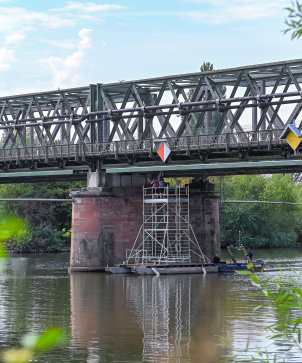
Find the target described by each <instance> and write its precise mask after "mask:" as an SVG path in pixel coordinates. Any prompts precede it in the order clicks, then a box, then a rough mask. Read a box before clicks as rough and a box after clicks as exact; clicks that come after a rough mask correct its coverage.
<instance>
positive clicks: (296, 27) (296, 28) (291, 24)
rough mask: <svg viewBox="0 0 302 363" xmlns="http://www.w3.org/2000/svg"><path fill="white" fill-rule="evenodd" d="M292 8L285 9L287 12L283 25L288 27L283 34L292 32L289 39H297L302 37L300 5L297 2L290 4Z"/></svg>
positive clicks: (301, 7)
mask: <svg viewBox="0 0 302 363" xmlns="http://www.w3.org/2000/svg"><path fill="white" fill-rule="evenodd" d="M291 4H292V7H287V8H285V10H287V11H288V15H287V18H286V20H285V24H286V25H287V26H288V27H287V28H286V29H285V30H284V31H283V33H284V34H286V33H288V32H292V34H291V39H299V38H300V37H301V35H302V4H300V3H299V1H298V0H296V1H292V2H291Z"/></svg>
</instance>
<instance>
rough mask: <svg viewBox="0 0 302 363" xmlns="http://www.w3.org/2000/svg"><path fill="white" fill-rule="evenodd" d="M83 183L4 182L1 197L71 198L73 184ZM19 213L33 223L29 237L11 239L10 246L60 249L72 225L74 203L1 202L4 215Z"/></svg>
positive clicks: (27, 248) (10, 247)
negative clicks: (72, 204) (72, 206)
mask: <svg viewBox="0 0 302 363" xmlns="http://www.w3.org/2000/svg"><path fill="white" fill-rule="evenodd" d="M82 186H83V183H79V182H77V183H67V182H66V183H64V182H56V183H33V184H30V183H27V184H9V185H8V184H6V185H0V197H1V198H49V199H52V198H53V199H65V198H68V195H69V191H70V189H71V188H79V187H82ZM6 215H17V216H19V217H21V218H23V219H24V220H25V221H26V222H27V223H28V225H29V230H30V233H29V234H28V235H27V236H26V237H22V238H14V239H12V240H10V241H9V243H8V244H7V245H8V248H9V249H13V250H15V249H17V250H19V251H22V250H24V251H26V250H47V251H52V250H58V249H60V248H61V247H62V246H63V245H64V243H65V240H64V239H63V238H62V234H63V233H64V232H66V231H67V230H69V229H70V228H71V203H49V202H32V201H28V202H27V201H22V202H1V203H0V217H2V216H6Z"/></svg>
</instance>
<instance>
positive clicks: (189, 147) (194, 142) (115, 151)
mask: <svg viewBox="0 0 302 363" xmlns="http://www.w3.org/2000/svg"><path fill="white" fill-rule="evenodd" d="M281 133H282V130H264V131H248V132H240V133H226V134H220V135H215V134H210V135H193V136H182V137H178V138H177V137H174V138H169V139H156V140H153V139H144V140H123V141H112V142H104V143H78V144H54V145H44V146H32V147H30V146H29V147H14V148H6V149H0V161H2V162H9V161H18V160H48V159H77V158H82V159H83V158H85V157H86V156H104V157H106V156H110V157H118V156H119V155H133V156H135V155H136V154H137V155H139V154H152V153H154V152H156V151H157V149H158V147H159V145H160V144H161V142H163V141H166V142H167V143H168V145H169V147H170V148H171V150H172V151H174V152H178V151H180V152H185V151H194V150H195V151H197V150H228V149H236V148H237V149H240V148H257V147H261V148H263V147H268V148H269V147H270V146H272V145H282V144H283V142H284V141H282V140H280V139H279V137H280V135H281Z"/></svg>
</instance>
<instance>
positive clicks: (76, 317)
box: [70, 273, 222, 363]
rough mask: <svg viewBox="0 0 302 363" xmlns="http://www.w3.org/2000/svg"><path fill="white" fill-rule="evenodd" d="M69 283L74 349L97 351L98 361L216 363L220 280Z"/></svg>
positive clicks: (101, 278)
mask: <svg viewBox="0 0 302 363" xmlns="http://www.w3.org/2000/svg"><path fill="white" fill-rule="evenodd" d="M70 278H71V285H70V286H71V315H72V337H73V344H74V345H75V346H77V345H80V346H82V347H86V348H88V350H91V349H92V348H93V347H95V346H98V347H99V351H98V354H99V357H100V361H106V359H109V358H110V359H111V360H112V361H116V360H118V361H123V362H126V361H128V360H129V361H134V360H138V361H146V362H147V361H149V362H155V361H156V362H170V361H171V362H180V361H187V362H190V361H198V362H207V363H211V362H217V361H218V357H219V355H220V352H219V350H217V345H216V343H217V335H218V333H219V329H220V325H221V311H220V308H221V306H220V301H221V298H220V297H219V296H217V295H219V294H221V292H222V290H221V289H220V288H219V285H218V276H217V275H212V276H208V277H205V276H202V275H181V276H160V277H158V278H157V277H149V276H148V277H139V276H137V277H136V276H130V275H122V276H118V275H116V276H112V275H109V276H108V275H106V276H105V275H100V274H96V275H91V274H82V273H81V274H72V275H71V277H70ZM213 284H216V285H217V288H214V289H213ZM96 342H98V343H96ZM94 353H95V350H94ZM92 361H93V360H91V362H92ZM95 361H97V360H95Z"/></svg>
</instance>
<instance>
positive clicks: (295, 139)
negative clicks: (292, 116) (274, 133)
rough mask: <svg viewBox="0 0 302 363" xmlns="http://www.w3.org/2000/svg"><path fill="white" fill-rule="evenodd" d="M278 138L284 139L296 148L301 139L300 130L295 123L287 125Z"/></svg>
mask: <svg viewBox="0 0 302 363" xmlns="http://www.w3.org/2000/svg"><path fill="white" fill-rule="evenodd" d="M280 140H286V141H287V143H288V144H289V146H290V147H291V148H292V149H293V150H296V149H297V147H298V146H299V144H300V142H301V141H302V134H301V131H300V130H299V129H298V128H297V127H296V126H295V125H291V124H290V125H287V126H286V128H285V129H284V131H283V132H282V134H281V136H280Z"/></svg>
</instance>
